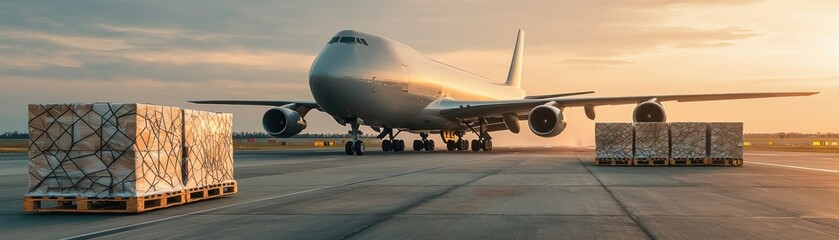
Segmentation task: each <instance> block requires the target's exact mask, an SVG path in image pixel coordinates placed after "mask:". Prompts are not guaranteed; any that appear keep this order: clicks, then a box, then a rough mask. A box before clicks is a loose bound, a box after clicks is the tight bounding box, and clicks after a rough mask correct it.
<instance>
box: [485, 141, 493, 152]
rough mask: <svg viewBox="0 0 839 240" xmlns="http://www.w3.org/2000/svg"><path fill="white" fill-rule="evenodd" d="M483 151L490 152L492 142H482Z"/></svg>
mask: <svg viewBox="0 0 839 240" xmlns="http://www.w3.org/2000/svg"><path fill="white" fill-rule="evenodd" d="M484 151H487V152H489V151H492V140H486V141H485V142H484Z"/></svg>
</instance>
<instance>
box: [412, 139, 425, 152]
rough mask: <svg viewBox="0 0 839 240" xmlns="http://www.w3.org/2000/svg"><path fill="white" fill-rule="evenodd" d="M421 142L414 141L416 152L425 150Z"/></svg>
mask: <svg viewBox="0 0 839 240" xmlns="http://www.w3.org/2000/svg"><path fill="white" fill-rule="evenodd" d="M422 145H423V144H422V141H421V140H414V152H418V151H420V150H422V149H423V146H422Z"/></svg>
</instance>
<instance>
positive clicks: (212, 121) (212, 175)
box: [184, 109, 235, 188]
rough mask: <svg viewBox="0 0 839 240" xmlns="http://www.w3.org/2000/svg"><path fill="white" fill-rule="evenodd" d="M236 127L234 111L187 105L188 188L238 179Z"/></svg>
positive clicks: (185, 138) (186, 180)
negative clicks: (234, 144)
mask: <svg viewBox="0 0 839 240" xmlns="http://www.w3.org/2000/svg"><path fill="white" fill-rule="evenodd" d="M232 129H233V115H232V114H229V113H214V112H206V111H197V110H189V109H184V147H185V149H186V156H184V185H185V186H186V187H187V188H195V187H204V186H213V185H218V184H223V183H230V182H235V180H234V179H233V132H232V131H233V130H232Z"/></svg>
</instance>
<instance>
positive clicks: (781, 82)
mask: <svg viewBox="0 0 839 240" xmlns="http://www.w3.org/2000/svg"><path fill="white" fill-rule="evenodd" d="M343 29H355V30H360V31H363V32H368V33H373V34H378V35H382V36H386V37H388V38H391V39H394V40H397V41H400V42H402V43H405V44H406V45H408V46H412V47H413V48H415V49H417V50H418V51H420V52H423V53H425V54H426V55H428V56H429V57H431V58H434V59H437V60H440V61H442V62H445V63H448V64H450V65H453V66H457V67H459V68H461V69H465V70H468V71H471V72H474V73H476V74H478V75H482V76H485V77H488V78H490V79H496V80H498V81H499V82H503V80H504V79H505V78H506V73H507V71H508V69H509V64H510V58H511V56H512V50H513V46H514V44H515V34H516V30H518V29H522V30H524V31H525V32H526V33H527V35H526V36H527V37H526V40H525V51H524V65H523V72H522V77H523V82H522V88H524V89H525V90H526V91H527V93H528V94H530V95H539V94H550V93H562V92H575V91H588V90H592V91H596V92H597V93H596V94H595V95H593V96H627V95H649V94H681V93H684V94H688V93H724V92H752V91H820V92H821V93H820V94H818V95H815V96H811V97H799V98H777V99H758V100H737V101H718V102H702V103H696V102H692V103H676V102H665V103H664V106H665V108H666V110H667V115H668V116H667V117H668V121H671V122H672V121H738V122H740V121H742V122H744V123H745V124H744V125H745V131H746V132H781V131H784V132H788V131H795V132H839V107H837V102H839V1H835V0H810V1H806V2H805V1H785V0H784V1H781V0H779V1H769V0H685V1H675V0H672V1H671V0H641V1H621V0H614V1H612V0H593V1H560V0H550V1H473V0H467V1H457V0H450V1H368V0H356V1H221V0H202V1H153V0H148V1H87V0H80V1H2V2H0V83H2V84H0V132H4V131H14V130H18V131H22V130H26V129H27V114H26V111H27V104H30V103H61V102H90V101H111V102H146V103H154V104H162V105H173V106H180V107H187V108H193V109H203V110H212V111H224V112H231V113H233V114H234V130H236V131H261V129H262V128H261V123H260V119H261V116H262V113H263V112H264V111H265V110H267V108H266V107H247V106H245V107H243V106H207V105H194V104H190V103H187V102H186V101H187V100H197V99H257V100H311V99H312V96H311V92H310V91H309V89H308V78H307V76H308V69H309V66H310V65H311V62H312V61H313V60H314V58H315V56H316V55H317V53H318V52H319V51H320V50H321V49H322V48H323V46H324V45H325V44H326V42H327V41H328V40H329V38H330V37H331V36H333V35H334V34H335V33H337V32H338V31H340V30H343ZM633 107H634V106H604V107H598V108H597V109H596V111H597V120H596V121H597V122H628V121H631V113H632V109H633ZM565 116H566V119H567V120H568V128H567V129H566V130H565V132H564V133H563V134H562V135H560V136H559V137H555V138H548V139H543V138H540V137H536V136H534V135H533V134H532V133H530V132H528V131H522V132H521V133H520V134H517V135H516V134H511V133H503V132H499V133H495V134H494V135H493V136H494V137H495V139H496V145H497V146H498V145H503V144H509V145H516V144H537V145H547V144H561V145H592V144H593V129H594V122H595V121H591V120H588V119H587V118H586V117H585V114H584V113H583V110H582V109H576V108H569V109H566V112H565ZM307 121H308V123H309V124H308V126H309V128H308V129H306V130H305V131H304V132H310V133H323V132H336V133H344V132H346V130H347V129H346V127H343V126H341V125H338V124H337V123H335V121H334V120H332V118H331V117H329V116H328V115H327V114H325V113H322V112H312V113H310V114H309V115H308V116H307ZM522 124H525V123H524V122H523V123H522ZM362 130H363V131H366V133H373V132H372V130H370V129H369V128H366V130H365V129H362ZM406 138H409V139H410V138H412V137H411V136H406Z"/></svg>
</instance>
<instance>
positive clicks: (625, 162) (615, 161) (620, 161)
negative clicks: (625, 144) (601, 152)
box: [594, 158, 632, 166]
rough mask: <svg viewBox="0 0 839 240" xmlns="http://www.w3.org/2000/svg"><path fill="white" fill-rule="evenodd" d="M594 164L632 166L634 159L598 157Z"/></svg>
mask: <svg viewBox="0 0 839 240" xmlns="http://www.w3.org/2000/svg"><path fill="white" fill-rule="evenodd" d="M594 165H597V166H603V165H606V166H632V159H630V158H596V159H594Z"/></svg>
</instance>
